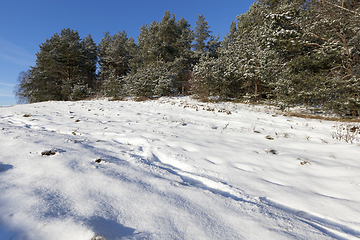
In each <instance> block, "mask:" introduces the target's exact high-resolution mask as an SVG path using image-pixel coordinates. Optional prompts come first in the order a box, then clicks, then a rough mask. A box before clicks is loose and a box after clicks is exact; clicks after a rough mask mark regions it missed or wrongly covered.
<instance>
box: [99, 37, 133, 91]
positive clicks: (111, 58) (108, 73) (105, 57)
mask: <svg viewBox="0 0 360 240" xmlns="http://www.w3.org/2000/svg"><path fill="white" fill-rule="evenodd" d="M133 46H134V41H133V39H132V38H128V37H127V35H126V33H125V31H123V32H119V33H118V34H114V36H111V35H110V33H109V32H105V33H104V37H103V39H102V40H101V42H100V44H99V67H100V70H99V73H100V78H101V81H102V84H103V86H102V87H103V91H104V94H105V95H106V96H112V97H120V96H123V95H124V94H125V93H124V90H123V84H124V82H123V81H122V80H121V79H122V78H123V77H124V76H125V75H126V74H128V73H129V72H130V60H131V59H132V53H131V51H132V50H131V48H132V47H133Z"/></svg>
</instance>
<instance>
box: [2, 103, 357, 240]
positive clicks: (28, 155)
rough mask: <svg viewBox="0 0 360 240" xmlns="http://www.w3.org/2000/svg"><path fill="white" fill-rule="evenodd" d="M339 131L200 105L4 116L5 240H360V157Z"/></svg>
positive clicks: (19, 110) (33, 109)
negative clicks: (337, 135) (337, 137)
mask: <svg viewBox="0 0 360 240" xmlns="http://www.w3.org/2000/svg"><path fill="white" fill-rule="evenodd" d="M336 125H337V123H335V122H328V121H320V120H309V119H300V118H295V117H284V116H281V115H277V114H276V111H275V110H274V109H272V108H269V107H263V106H249V105H244V104H234V103H221V104H220V103H219V104H210V103H206V104H205V103H199V102H196V101H194V100H192V99H190V98H161V99H159V100H153V101H146V102H135V101H123V102H122V101H120V102H110V101H106V100H95V101H80V102H44V103H37V104H30V105H17V106H12V107H5V106H2V107H0V146H1V148H0V149H1V150H0V239H30V240H32V239H36V240H42V239H44V240H45V239H46V240H47V239H54V240H57V239H59V240H64V239H67V240H69V239H74V240H82V239H84V240H90V239H92V238H93V239H95V236H96V235H97V236H99V237H98V239H106V240H110V239H331V238H334V239H358V238H360V157H359V155H360V154H359V153H360V147H359V146H358V145H357V144H349V143H346V142H340V141H337V140H335V139H333V138H332V134H333V132H334V131H335V130H336V128H334V126H336ZM50 151H51V152H50ZM54 153H55V154H54ZM47 154H49V155H47ZM100 236H101V237H102V238H100Z"/></svg>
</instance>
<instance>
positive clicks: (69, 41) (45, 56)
mask: <svg viewBox="0 0 360 240" xmlns="http://www.w3.org/2000/svg"><path fill="white" fill-rule="evenodd" d="M36 57H37V59H36V65H35V66H34V67H31V69H30V72H29V74H27V76H28V80H27V81H25V82H23V84H20V86H19V87H20V88H19V89H18V90H19V93H20V92H21V93H26V94H27V99H28V100H29V101H30V102H38V101H47V100H77V99H80V98H85V97H87V96H89V94H90V91H91V89H90V88H92V87H94V85H95V84H96V75H95V70H96V62H97V58H96V45H95V44H94V42H93V40H92V38H91V36H88V37H87V38H85V39H84V40H83V41H81V39H80V36H79V34H78V32H77V31H74V30H70V29H63V30H62V31H61V32H60V34H57V33H56V34H54V35H53V36H52V37H51V38H50V39H47V40H46V42H45V43H42V44H41V45H40V51H39V52H38V53H37V54H36Z"/></svg>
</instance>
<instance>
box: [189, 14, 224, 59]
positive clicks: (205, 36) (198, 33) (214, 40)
mask: <svg viewBox="0 0 360 240" xmlns="http://www.w3.org/2000/svg"><path fill="white" fill-rule="evenodd" d="M209 29H210V26H209V25H208V23H207V22H206V21H205V17H204V16H203V14H201V15H198V20H197V21H196V26H195V28H194V44H193V49H194V51H195V53H196V54H197V56H198V58H200V57H201V56H205V55H206V54H210V56H211V57H215V56H216V54H217V49H218V48H219V46H220V43H219V38H220V37H219V36H217V37H215V36H214V35H212V34H211V33H212V31H210V30H209Z"/></svg>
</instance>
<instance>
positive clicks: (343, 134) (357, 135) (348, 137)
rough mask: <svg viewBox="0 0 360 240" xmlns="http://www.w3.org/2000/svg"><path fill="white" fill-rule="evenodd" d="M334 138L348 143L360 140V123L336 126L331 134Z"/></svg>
mask: <svg viewBox="0 0 360 240" xmlns="http://www.w3.org/2000/svg"><path fill="white" fill-rule="evenodd" d="M331 136H332V138H333V139H336V140H338V141H345V142H347V143H351V144H354V143H359V142H360V124H340V125H336V126H335V131H334V132H333V133H332V134H331Z"/></svg>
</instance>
